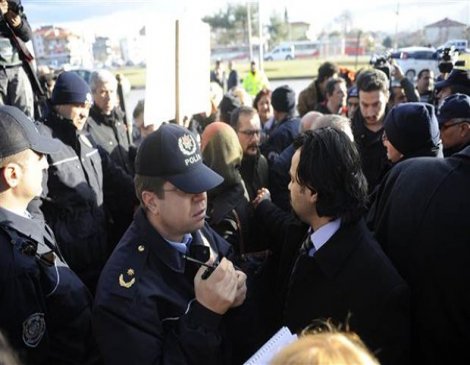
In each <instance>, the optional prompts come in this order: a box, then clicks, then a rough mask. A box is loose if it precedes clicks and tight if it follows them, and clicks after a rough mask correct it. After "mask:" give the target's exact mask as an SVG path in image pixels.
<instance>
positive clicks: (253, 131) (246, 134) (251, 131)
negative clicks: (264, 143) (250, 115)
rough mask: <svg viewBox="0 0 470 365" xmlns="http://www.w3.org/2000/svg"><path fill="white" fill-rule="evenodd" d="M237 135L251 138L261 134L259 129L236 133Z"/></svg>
mask: <svg viewBox="0 0 470 365" xmlns="http://www.w3.org/2000/svg"><path fill="white" fill-rule="evenodd" d="M238 133H241V134H244V135H245V136H249V137H253V136H255V135H257V136H259V135H260V134H261V129H247V130H245V131H238Z"/></svg>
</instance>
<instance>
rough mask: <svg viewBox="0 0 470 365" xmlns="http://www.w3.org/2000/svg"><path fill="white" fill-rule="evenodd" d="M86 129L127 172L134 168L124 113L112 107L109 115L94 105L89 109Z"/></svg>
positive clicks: (130, 172) (129, 172)
mask: <svg viewBox="0 0 470 365" xmlns="http://www.w3.org/2000/svg"><path fill="white" fill-rule="evenodd" d="M86 129H87V131H88V132H89V133H90V135H91V136H92V137H93V139H94V141H95V142H96V144H97V145H98V146H101V147H103V149H104V150H105V151H106V152H108V153H109V155H110V156H111V159H112V160H113V161H114V162H115V163H116V164H117V165H118V166H120V167H121V168H122V169H123V170H124V171H126V172H127V173H128V174H131V175H132V174H133V171H134V169H133V168H132V164H131V162H130V159H129V137H128V134H127V129H126V125H125V124H124V113H123V112H122V111H121V110H120V109H119V108H114V109H113V110H112V111H111V114H110V115H105V114H103V113H102V111H101V110H100V109H99V108H98V107H97V106H96V105H93V106H92V107H91V109H90V115H89V117H88V120H87V124H86Z"/></svg>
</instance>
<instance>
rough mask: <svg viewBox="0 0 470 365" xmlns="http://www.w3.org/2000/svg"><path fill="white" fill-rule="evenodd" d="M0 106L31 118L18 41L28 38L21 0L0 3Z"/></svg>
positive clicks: (28, 87)
mask: <svg viewBox="0 0 470 365" xmlns="http://www.w3.org/2000/svg"><path fill="white" fill-rule="evenodd" d="M0 13H1V20H0V104H2V105H3V104H8V105H13V106H16V107H17V108H19V109H21V110H22V111H23V112H25V113H26V114H27V115H28V116H30V117H32V116H33V113H34V102H33V91H32V89H31V84H30V83H29V80H28V76H27V74H26V72H25V71H24V69H23V67H22V60H21V59H20V56H19V53H18V51H19V50H18V47H19V46H18V45H17V44H18V42H27V41H29V40H30V39H31V38H32V31H31V27H30V25H29V23H28V20H27V19H26V16H25V15H24V13H23V7H22V6H21V0H10V1H6V0H0Z"/></svg>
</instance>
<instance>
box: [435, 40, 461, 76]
mask: <svg viewBox="0 0 470 365" xmlns="http://www.w3.org/2000/svg"><path fill="white" fill-rule="evenodd" d="M458 54H459V53H458V51H456V50H455V48H454V46H452V47H447V48H444V49H443V50H442V53H438V59H439V64H438V68H439V72H440V73H450V72H451V71H452V69H453V68H454V66H465V61H464V60H459V61H457V60H456V59H457V56H458Z"/></svg>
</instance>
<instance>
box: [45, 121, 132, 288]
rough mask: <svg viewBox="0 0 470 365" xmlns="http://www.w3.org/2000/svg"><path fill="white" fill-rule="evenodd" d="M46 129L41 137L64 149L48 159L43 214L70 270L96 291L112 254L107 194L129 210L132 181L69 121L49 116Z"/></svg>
mask: <svg viewBox="0 0 470 365" xmlns="http://www.w3.org/2000/svg"><path fill="white" fill-rule="evenodd" d="M44 124H45V125H43V126H42V128H41V133H43V134H46V135H49V136H51V137H54V138H57V139H59V140H60V141H61V142H62V147H61V149H60V150H59V151H58V152H56V153H53V154H50V155H48V162H49V169H48V176H47V179H45V181H47V186H46V187H45V188H44V192H43V195H44V196H45V198H44V199H42V206H41V210H42V212H43V213H44V216H45V218H46V221H47V222H48V224H49V225H50V226H51V227H52V229H53V231H54V233H55V235H56V238H57V242H58V243H59V245H60V247H61V250H62V252H63V254H64V257H65V259H66V260H67V262H68V263H69V265H70V267H71V268H72V269H73V270H74V271H75V272H76V273H77V274H78V275H79V277H80V278H81V279H82V280H83V281H84V282H85V284H86V285H87V286H88V287H89V288H90V289H91V290H92V291H94V286H95V285H96V282H97V280H98V277H99V273H100V271H101V269H102V267H103V266H104V263H105V262H106V259H107V257H108V256H109V254H110V252H111V250H112V242H109V240H107V231H106V229H107V216H106V212H105V207H104V200H105V198H106V194H107V191H119V193H120V197H121V199H122V202H123V205H122V209H123V210H125V209H128V207H129V206H130V205H132V204H131V203H130V202H132V203H134V202H135V195H134V187H133V183H132V179H131V178H130V177H129V176H128V175H127V174H126V173H124V171H123V170H122V169H120V168H119V167H117V166H116V165H115V164H114V163H113V162H112V161H111V159H110V158H109V155H107V154H106V152H105V151H103V150H100V149H99V147H97V146H96V145H95V144H93V142H92V140H91V139H90V138H88V136H87V134H86V133H80V132H79V131H77V129H76V128H75V126H74V125H73V123H72V121H70V120H67V119H64V118H62V117H60V116H59V115H57V114H56V113H54V112H51V113H50V114H49V115H48V117H47V119H46V120H45V121H44Z"/></svg>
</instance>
